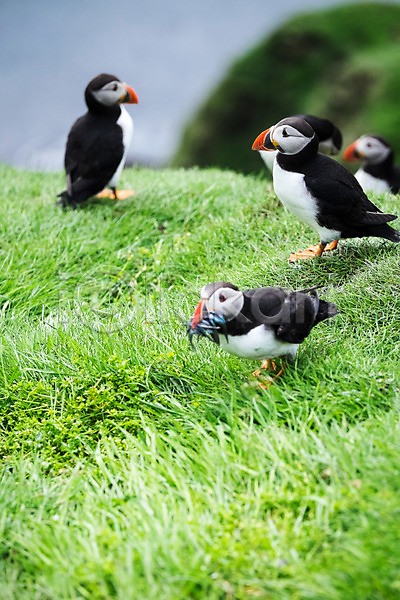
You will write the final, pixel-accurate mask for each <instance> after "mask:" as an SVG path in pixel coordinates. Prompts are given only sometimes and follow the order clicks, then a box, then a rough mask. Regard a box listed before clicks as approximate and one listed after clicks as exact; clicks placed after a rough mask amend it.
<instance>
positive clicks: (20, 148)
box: [0, 0, 400, 170]
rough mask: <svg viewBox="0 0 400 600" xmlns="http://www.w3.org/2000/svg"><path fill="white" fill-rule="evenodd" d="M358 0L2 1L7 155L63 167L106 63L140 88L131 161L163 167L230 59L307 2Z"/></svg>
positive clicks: (2, 140)
mask: <svg viewBox="0 0 400 600" xmlns="http://www.w3.org/2000/svg"><path fill="white" fill-rule="evenodd" d="M399 2H400V0H398V2H397V3H399ZM355 3H357V0H347V1H346V0H336V1H335V0H302V2H301V3H299V2H298V0H282V1H279V2H277V1H276V0H201V2H198V1H193V0H168V2H166V1H163V0H146V1H145V2H143V1H142V2H138V1H137V0H118V2H112V1H110V0H68V1H64V2H60V1H57V0H35V1H32V0H2V1H1V3H0V73H1V86H0V161H1V162H3V163H7V164H13V165H16V166H19V167H24V168H32V169H57V170H59V169H62V166H63V156H64V150H65V143H66V138H67V135H68V131H69V129H70V127H71V125H72V123H73V122H74V121H75V119H77V118H78V117H79V116H81V115H82V114H83V113H84V112H85V111H86V106H85V103H84V98H83V93H84V89H85V87H86V85H87V83H88V82H89V81H90V80H91V79H92V78H93V77H95V76H96V75H98V74H99V73H101V72H108V73H112V74H115V75H117V76H118V77H119V78H120V79H122V80H123V81H126V82H127V83H128V84H129V85H130V86H131V87H133V89H134V90H135V91H136V93H137V95H138V97H139V104H138V105H137V106H136V105H135V106H128V111H129V113H130V114H131V116H132V118H133V120H134V124H135V133H134V138H133V142H132V146H131V150H130V153H129V159H130V160H131V161H133V162H140V163H144V164H149V165H154V166H160V165H162V164H165V163H166V162H167V161H168V159H169V158H171V156H172V154H173V152H174V150H175V149H176V147H177V145H178V143H179V138H180V134H181V132H182V128H183V127H184V125H185V124H186V123H187V122H188V120H189V119H190V117H191V115H192V114H193V112H194V111H195V110H196V108H198V107H199V106H200V105H201V104H202V103H203V101H204V100H205V98H206V97H207V95H208V94H209V93H210V92H211V91H212V89H213V88H214V87H215V86H216V85H217V84H218V82H219V81H220V79H221V78H222V77H223V75H224V74H225V72H226V70H227V69H228V68H229V66H230V64H231V63H232V61H234V60H235V59H236V58H238V57H239V56H240V55H241V54H242V53H243V52H244V51H246V50H248V49H250V48H251V47H252V46H254V45H255V44H257V43H258V42H260V41H261V40H262V39H263V38H264V37H265V36H266V35H267V34H268V33H270V32H272V31H273V30H274V29H275V28H276V27H277V26H278V25H279V24H281V23H282V22H284V21H285V20H287V19H288V18H289V17H291V16H294V15H295V14H297V13H298V12H299V11H300V10H301V11H302V12H304V11H305V10H315V9H319V8H320V9H322V8H327V7H329V6H334V5H338V4H355Z"/></svg>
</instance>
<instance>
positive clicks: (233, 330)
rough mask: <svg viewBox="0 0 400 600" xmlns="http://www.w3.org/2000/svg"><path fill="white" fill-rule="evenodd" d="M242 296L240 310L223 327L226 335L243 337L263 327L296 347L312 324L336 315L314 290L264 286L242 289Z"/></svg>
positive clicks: (308, 331)
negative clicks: (294, 290) (289, 289)
mask: <svg viewBox="0 0 400 600" xmlns="http://www.w3.org/2000/svg"><path fill="white" fill-rule="evenodd" d="M243 295H244V304H243V308H242V311H241V312H240V313H239V315H238V316H237V317H235V318H234V319H232V320H231V321H229V322H228V323H227V325H226V329H227V333H228V335H232V336H236V335H245V334H246V333H248V332H249V331H250V330H251V329H253V328H254V327H258V326H259V325H262V324H263V325H264V326H265V327H267V328H269V329H272V330H273V331H274V332H275V335H276V336H277V338H278V339H280V340H282V341H285V342H289V343H292V344H300V343H301V342H303V340H304V339H305V338H306V337H307V336H308V335H309V333H310V331H311V329H312V328H313V327H314V325H316V324H317V323H319V322H320V321H323V320H325V319H329V318H330V317H333V316H334V315H336V314H337V313H338V309H337V308H336V306H335V305H334V304H332V303H330V302H325V301H324V300H320V298H319V297H318V294H317V291H316V290H315V289H312V290H308V291H301V292H293V291H287V290H285V289H284V288H278V287H265V288H258V289H251V290H246V291H245V292H243Z"/></svg>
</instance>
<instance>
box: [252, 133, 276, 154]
mask: <svg viewBox="0 0 400 600" xmlns="http://www.w3.org/2000/svg"><path fill="white" fill-rule="evenodd" d="M270 131H271V128H269V129H266V130H265V131H263V132H262V133H260V135H258V136H257V137H256V139H255V140H254V144H253V145H252V147H251V149H252V150H268V151H269V150H276V146H275V144H274V142H273V141H272V140H271V137H270V134H269V132H270Z"/></svg>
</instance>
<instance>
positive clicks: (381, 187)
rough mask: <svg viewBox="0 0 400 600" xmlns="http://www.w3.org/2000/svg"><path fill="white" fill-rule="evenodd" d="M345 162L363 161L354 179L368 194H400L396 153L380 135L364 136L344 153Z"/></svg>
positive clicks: (399, 169) (399, 175)
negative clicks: (395, 159)
mask: <svg viewBox="0 0 400 600" xmlns="http://www.w3.org/2000/svg"><path fill="white" fill-rule="evenodd" d="M343 158H344V160H347V161H349V162H353V161H356V160H361V161H363V164H362V166H361V168H360V169H358V171H357V172H356V173H355V175H354V177H355V178H356V179H357V181H358V183H359V184H360V185H361V187H362V189H363V190H364V191H365V192H367V191H370V192H376V193H377V194H381V193H383V192H392V194H398V193H399V192H400V167H396V166H395V164H394V152H393V149H392V148H391V146H390V144H389V143H388V142H387V141H386V140H385V139H384V138H383V137H382V136H380V135H370V134H365V135H362V136H361V137H360V138H358V140H356V141H355V142H353V143H352V144H350V146H348V148H346V150H345V151H344V155H343Z"/></svg>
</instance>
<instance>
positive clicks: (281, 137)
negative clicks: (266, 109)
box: [252, 117, 318, 154]
mask: <svg viewBox="0 0 400 600" xmlns="http://www.w3.org/2000/svg"><path fill="white" fill-rule="evenodd" d="M312 140H315V142H316V145H318V141H317V136H316V134H315V131H314V129H313V128H312V127H311V125H309V124H308V123H307V121H305V120H304V119H302V118H301V117H287V118H286V119H282V120H281V121H279V123H277V124H276V125H274V126H273V127H270V128H269V129H266V130H265V131H263V132H262V133H260V135H258V136H257V138H256V139H255V141H254V144H253V146H252V150H278V151H279V152H282V154H298V153H299V152H301V151H302V150H303V149H304V148H305V147H306V146H308V145H309V144H310V142H311V141H312Z"/></svg>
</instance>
